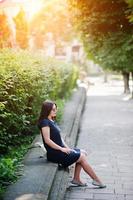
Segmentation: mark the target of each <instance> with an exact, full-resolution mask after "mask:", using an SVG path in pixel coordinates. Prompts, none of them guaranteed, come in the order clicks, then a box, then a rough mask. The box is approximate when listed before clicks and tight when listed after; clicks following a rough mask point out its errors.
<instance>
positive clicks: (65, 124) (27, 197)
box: [4, 87, 86, 200]
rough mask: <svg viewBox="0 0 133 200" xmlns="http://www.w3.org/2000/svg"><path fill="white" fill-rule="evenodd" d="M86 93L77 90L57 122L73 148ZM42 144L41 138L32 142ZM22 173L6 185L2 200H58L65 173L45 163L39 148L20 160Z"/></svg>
mask: <svg viewBox="0 0 133 200" xmlns="http://www.w3.org/2000/svg"><path fill="white" fill-rule="evenodd" d="M85 99H86V90H85V88H83V87H82V88H78V89H77V90H76V91H75V92H74V94H73V95H72V97H71V99H70V101H69V102H68V103H66V105H65V108H64V115H63V119H62V122H61V130H62V131H63V132H62V135H63V138H65V141H66V142H67V144H69V145H70V146H74V144H75V142H76V138H77V133H78V128H79V124H80V117H81V114H82V110H83V107H84V104H85ZM36 142H42V139H41V136H37V137H36V139H35V140H34V144H35V143H36ZM23 171H24V174H23V176H22V177H20V179H19V180H18V181H17V182H16V183H15V184H13V185H11V186H9V188H8V190H7V192H6V194H5V196H4V200H48V199H51V200H55V199H56V200H57V199H58V200H61V199H62V198H63V195H64V192H65V189H66V186H67V180H68V171H65V170H58V165H57V164H54V163H51V162H48V161H47V160H46V155H44V152H43V151H42V149H41V148H33V149H30V150H29V152H28V153H27V155H26V157H25V160H24V170H23Z"/></svg>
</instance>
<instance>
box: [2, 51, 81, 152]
mask: <svg viewBox="0 0 133 200" xmlns="http://www.w3.org/2000/svg"><path fill="white" fill-rule="evenodd" d="M0 68H1V74H0V121H1V123H0V151H1V153H3V154H4V153H6V152H8V151H9V150H10V148H11V147H12V146H18V145H20V144H21V142H23V140H24V136H25V135H27V136H29V135H31V134H32V131H31V127H32V126H34V125H35V123H36V119H37V117H38V114H39V113H38V112H39V111H40V105H41V104H42V102H43V101H44V100H46V99H52V100H57V99H61V98H64V97H65V96H66V95H68V94H69V93H70V92H71V90H72V88H73V87H74V86H75V82H76V78H77V74H78V70H77V68H76V67H75V66H73V65H71V64H66V63H63V62H60V61H57V60H54V59H50V58H45V59H43V58H40V57H38V56H35V55H32V54H30V53H28V52H26V51H18V52H16V51H13V50H2V51H1V52H0Z"/></svg>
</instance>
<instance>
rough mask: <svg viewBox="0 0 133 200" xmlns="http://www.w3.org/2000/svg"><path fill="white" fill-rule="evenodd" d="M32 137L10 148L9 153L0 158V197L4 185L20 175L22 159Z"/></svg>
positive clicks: (3, 190)
mask: <svg viewBox="0 0 133 200" xmlns="http://www.w3.org/2000/svg"><path fill="white" fill-rule="evenodd" d="M32 139H33V137H30V139H29V138H28V139H27V141H25V143H24V144H23V145H20V146H19V147H18V148H15V149H12V150H11V151H10V152H9V154H7V155H6V156H2V157H1V158H0V198H2V195H3V194H4V192H5V189H6V187H7V186H8V185H9V184H11V183H12V182H14V181H16V180H17V178H18V177H19V176H20V175H22V171H23V164H22V159H23V157H24V155H25V153H26V152H27V150H28V147H29V144H30V142H31V141H32Z"/></svg>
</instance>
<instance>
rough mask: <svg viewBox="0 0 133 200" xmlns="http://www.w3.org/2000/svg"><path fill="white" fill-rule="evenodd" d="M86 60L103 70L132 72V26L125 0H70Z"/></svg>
mask: <svg viewBox="0 0 133 200" xmlns="http://www.w3.org/2000/svg"><path fill="white" fill-rule="evenodd" d="M69 2H70V5H71V6H72V8H71V9H72V11H73V13H74V16H73V21H74V23H75V25H76V28H77V29H78V31H80V33H81V38H82V41H83V43H84V46H85V50H86V52H87V54H88V57H89V58H91V59H93V60H94V61H95V62H97V63H99V64H100V65H101V66H103V67H104V68H107V69H108V68H109V69H111V70H116V71H121V72H123V71H126V72H130V71H132V70H133V66H132V63H133V62H132V57H133V51H132V49H133V37H132V33H133V26H132V24H130V23H129V21H128V16H127V14H126V11H127V9H128V6H127V4H126V3H125V1H124V0H117V1H113V0H112V1H108V0H102V1H98V0H95V1H93V0H90V1H87V0H80V1H78V2H77V1H76V0H73V1H69Z"/></svg>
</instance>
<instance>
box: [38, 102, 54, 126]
mask: <svg viewBox="0 0 133 200" xmlns="http://www.w3.org/2000/svg"><path fill="white" fill-rule="evenodd" d="M53 105H55V106H56V108H57V105H56V103H54V102H53V101H48V100H47V101H44V102H43V104H42V108H41V112H40V116H39V119H38V124H39V123H40V122H41V121H42V120H43V119H48V116H49V114H50V112H51V110H52V108H53Z"/></svg>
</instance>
